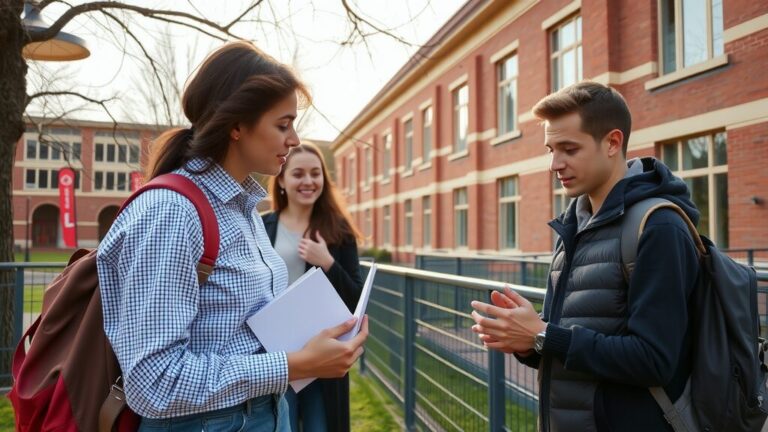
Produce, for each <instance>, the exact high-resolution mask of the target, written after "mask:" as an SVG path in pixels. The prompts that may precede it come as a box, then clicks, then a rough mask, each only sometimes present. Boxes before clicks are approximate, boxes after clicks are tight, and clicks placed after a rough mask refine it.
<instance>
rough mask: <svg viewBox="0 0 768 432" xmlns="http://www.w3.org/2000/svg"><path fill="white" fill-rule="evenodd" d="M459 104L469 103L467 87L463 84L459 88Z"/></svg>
mask: <svg viewBox="0 0 768 432" xmlns="http://www.w3.org/2000/svg"><path fill="white" fill-rule="evenodd" d="M458 95H459V105H466V104H468V103H469V87H468V86H466V85H464V86H461V88H460V89H459V93H458Z"/></svg>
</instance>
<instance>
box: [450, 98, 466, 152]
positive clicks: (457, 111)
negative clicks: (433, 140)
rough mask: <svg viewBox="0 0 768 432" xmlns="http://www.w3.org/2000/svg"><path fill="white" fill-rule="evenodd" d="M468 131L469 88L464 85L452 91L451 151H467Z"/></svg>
mask: <svg viewBox="0 0 768 432" xmlns="http://www.w3.org/2000/svg"><path fill="white" fill-rule="evenodd" d="M468 130H469V87H468V86H467V85H466V84H464V85H462V86H461V87H459V88H457V89H456V90H454V91H453V151H454V153H459V152H462V151H464V150H466V149H467V131H468Z"/></svg>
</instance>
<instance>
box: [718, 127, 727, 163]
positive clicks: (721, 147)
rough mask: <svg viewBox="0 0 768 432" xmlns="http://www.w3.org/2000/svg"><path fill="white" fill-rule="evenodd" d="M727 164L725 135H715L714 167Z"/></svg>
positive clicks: (722, 133)
mask: <svg viewBox="0 0 768 432" xmlns="http://www.w3.org/2000/svg"><path fill="white" fill-rule="evenodd" d="M726 164H728V151H727V148H726V134H725V132H720V133H718V134H715V165H726Z"/></svg>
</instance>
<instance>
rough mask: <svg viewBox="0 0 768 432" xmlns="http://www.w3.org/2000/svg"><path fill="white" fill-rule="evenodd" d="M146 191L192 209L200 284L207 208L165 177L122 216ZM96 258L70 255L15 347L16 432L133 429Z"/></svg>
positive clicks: (209, 255) (201, 197)
mask: <svg viewBox="0 0 768 432" xmlns="http://www.w3.org/2000/svg"><path fill="white" fill-rule="evenodd" d="M151 189H170V190H173V191H175V192H178V193H180V194H182V195H184V196H185V197H186V198H187V199H189V200H190V201H192V203H193V204H194V205H195V208H196V209H197V212H198V215H199V216H200V220H201V223H202V227H203V243H204V251H203V256H202V258H201V259H200V262H199V264H198V267H197V271H198V281H199V282H200V284H201V285H202V284H203V283H204V282H205V281H206V280H207V279H208V277H209V276H210V274H211V272H212V270H213V266H214V263H215V262H216V258H217V256H218V251H219V229H218V225H217V222H216V215H215V213H214V212H213V208H212V207H211V205H210V203H209V202H208V199H207V198H206V196H205V194H204V193H203V192H202V191H201V190H200V189H199V188H198V187H197V185H196V184H195V183H194V182H192V181H191V180H190V179H188V178H186V177H184V176H181V175H178V174H166V175H163V176H159V177H157V178H155V179H153V180H152V181H150V182H149V183H147V184H146V185H145V186H144V187H142V188H141V189H139V190H138V191H136V192H135V193H134V194H133V195H131V196H130V197H129V198H128V199H127V200H126V201H125V203H124V204H123V206H122V208H121V209H120V211H122V210H123V209H125V208H126V207H127V206H128V204H130V203H131V202H132V201H133V199H134V198H136V197H137V196H138V195H140V194H141V193H143V192H146V191H147V190H151ZM118 214H119V213H118ZM96 253H97V251H96V250H92V251H88V250H85V249H81V250H78V251H77V252H75V253H74V254H73V255H72V257H71V258H70V260H69V263H68V265H67V267H66V268H65V269H64V271H63V272H62V273H61V274H59V275H58V276H57V277H56V278H55V279H54V280H53V282H51V284H50V285H49V286H48V288H47V289H46V290H45V294H44V295H43V308H42V313H41V314H40V317H38V318H37V320H36V321H35V322H34V324H32V325H31V326H30V328H29V329H28V330H27V332H26V334H25V335H24V337H23V338H22V340H21V341H20V342H19V344H18V346H17V347H16V352H15V354H14V358H13V367H12V373H13V380H14V384H13V388H12V389H11V392H10V393H9V395H8V397H9V398H10V399H11V402H12V403H13V407H14V411H15V416H16V430H17V431H40V430H57V431H67V432H69V431H72V432H75V431H86V432H90V431H97V430H98V431H99V432H109V431H111V430H113V429H114V430H117V431H119V432H124V431H125V432H127V431H135V430H136V429H138V425H139V420H140V418H139V417H138V416H137V415H136V414H135V413H134V412H133V411H131V410H130V409H129V408H128V409H126V408H127V405H126V400H125V394H124V393H123V388H122V377H121V371H120V365H119V364H118V362H117V358H116V357H115V354H114V352H113V351H112V347H111V345H110V344H109V340H108V339H107V336H106V334H105V333H104V320H103V315H102V306H101V294H100V291H99V278H98V274H97V270H96ZM27 340H29V342H30V345H29V349H28V350H27V349H25V343H26V342H27Z"/></svg>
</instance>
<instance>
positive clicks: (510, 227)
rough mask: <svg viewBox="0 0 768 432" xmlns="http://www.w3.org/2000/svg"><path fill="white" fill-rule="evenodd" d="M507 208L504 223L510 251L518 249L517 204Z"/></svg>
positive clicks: (507, 245) (511, 204)
mask: <svg viewBox="0 0 768 432" xmlns="http://www.w3.org/2000/svg"><path fill="white" fill-rule="evenodd" d="M505 207H506V208H507V212H506V213H507V214H506V216H507V217H506V219H505V221H504V223H505V225H506V227H507V229H506V231H507V232H506V234H507V235H506V247H507V248H509V249H515V248H517V203H510V204H507V205H505Z"/></svg>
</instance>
